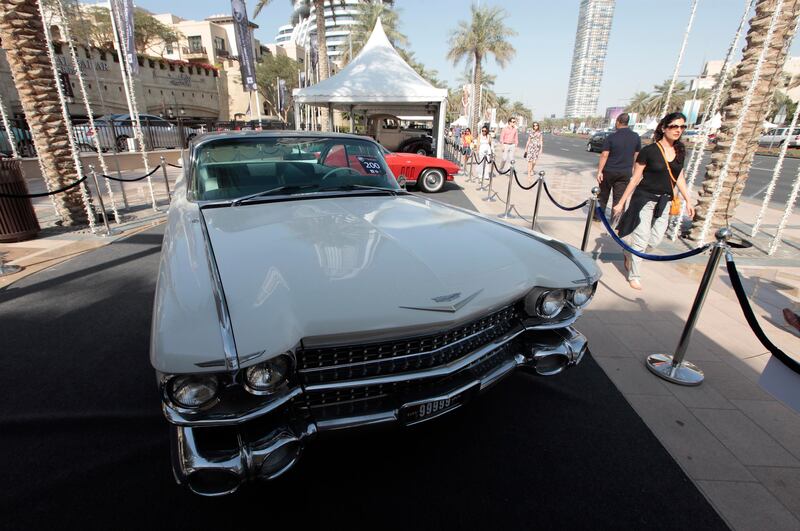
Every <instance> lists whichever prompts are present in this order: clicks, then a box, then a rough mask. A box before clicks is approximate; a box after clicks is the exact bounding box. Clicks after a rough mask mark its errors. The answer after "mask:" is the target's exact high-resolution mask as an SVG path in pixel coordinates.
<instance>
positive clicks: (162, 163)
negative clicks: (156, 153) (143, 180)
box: [161, 155, 172, 204]
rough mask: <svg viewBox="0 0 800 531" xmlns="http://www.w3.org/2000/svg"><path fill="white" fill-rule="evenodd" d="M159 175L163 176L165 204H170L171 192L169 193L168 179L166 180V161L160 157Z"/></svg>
mask: <svg viewBox="0 0 800 531" xmlns="http://www.w3.org/2000/svg"><path fill="white" fill-rule="evenodd" d="M161 173H163V174H164V186H166V187H167V204H169V203H171V202H172V196H171V192H170V191H169V179H168V178H167V159H165V158H164V156H163V155H162V156H161Z"/></svg>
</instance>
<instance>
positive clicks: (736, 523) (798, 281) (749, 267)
mask: <svg viewBox="0 0 800 531" xmlns="http://www.w3.org/2000/svg"><path fill="white" fill-rule="evenodd" d="M517 155H518V159H517V161H516V166H517V167H518V168H520V169H522V171H520V172H519V173H520V180H521V181H523V183H524V184H528V183H530V182H532V180H531V179H528V178H527V177H526V176H525V173H526V163H525V160H524V159H523V158H522V151H521V150H517ZM539 170H544V171H545V172H546V179H547V183H548V185H549V187H550V190H551V192H552V193H553V195H554V196H555V198H556V199H557V200H558V201H559V202H561V203H562V204H564V205H576V204H578V203H580V202H581V201H582V200H583V199H585V198H587V196H588V195H589V190H590V189H591V187H592V186H593V185H594V175H595V171H596V169H595V168H591V167H587V166H586V165H580V164H579V163H576V162H575V161H571V160H568V159H564V158H561V157H558V156H554V155H550V154H547V153H545V154H544V155H543V156H542V157H541V159H540V160H539V163H538V165H537V167H536V171H539ZM473 175H474V176H475V177H477V178H479V177H480V172H479V171H478V170H477V169H475V171H474V172H473ZM467 177H468V176H467V175H463V174H460V175H459V176H457V178H456V179H457V181H456V182H457V184H459V185H460V186H462V187H463V188H464V190H465V192H466V194H467V196H468V197H469V198H470V200H471V201H472V202H473V204H474V205H475V207H476V208H477V209H478V210H479V211H480V212H481V213H483V214H485V215H487V216H493V217H496V216H498V215H499V214H501V213H502V212H503V211H504V209H505V205H504V202H503V201H504V200H505V197H506V193H507V186H508V179H507V177H505V176H497V177H496V178H495V179H494V182H493V188H494V190H496V191H497V192H498V194H499V196H496V197H493V199H495V200H494V201H491V200H487V198H488V197H489V193H488V190H480V189H478V184H479V183H477V182H474V181H468V180H467ZM534 193H535V192H534V191H533V190H532V191H528V192H525V191H523V190H522V189H520V188H519V187H517V186H516V185H515V186H514V187H513V189H512V203H513V204H514V205H515V206H516V210H517V211H518V212H519V213H520V214H522V215H523V216H525V217H526V218H528V219H530V218H531V217H532V214H533V204H534V200H535V195H534ZM757 211H758V205H754V204H743V205H742V206H741V207H740V208H739V210H738V212H737V213H738V216H739V218H741V219H737V221H736V225H738V226H739V227H742V228H744V229H745V230H749V224H748V223H747V222H746V221H745V220H748V219H749V220H752V219H754V218H755V214H756V212H757ZM779 217H780V212H778V211H770V212H769V213H768V215H767V220H768V223H770V222H773V221H777V220H778V219H779ZM585 220H586V209H585V208H584V209H581V210H578V211H575V212H565V211H562V210H559V209H557V208H556V207H555V206H554V205H553V204H552V203H551V202H550V201H549V200H548V199H547V197H546V196H545V195H544V194H543V195H542V198H541V203H540V210H539V218H538V222H537V230H539V231H540V232H542V233H544V234H547V235H550V236H553V237H556V238H559V239H562V240H564V241H566V242H568V243H571V244H573V245H576V246H579V245H580V243H581V238H582V234H583V228H584V225H585ZM510 223H515V224H519V225H525V226H528V227H530V222H529V221H528V220H523V219H519V218H517V219H514V220H511V221H510ZM799 228H800V217H798V215H795V216H794V217H793V219H792V220H791V223H790V228H789V230H787V231H786V233H785V235H786V237H787V238H788V239H789V242H790V243H789V244H788V245H784V246H783V247H782V249H781V254H780V255H779V256H777V257H766V256H765V255H764V253H763V251H762V252H761V253H760V254H759V253H757V252H753V251H751V250H748V251H747V252H746V253H740V252H738V251H737V252H735V254H736V255H737V256H738V258H737V259H736V263H737V264H738V265H739V272H740V275H742V276H743V277H744V282H745V287H746V289H747V290H748V294H749V296H750V299H751V303H752V305H753V309H754V311H755V313H756V314H757V315H758V317H759V319H760V321H761V324H762V327H763V328H764V330H765V332H766V334H767V336H768V337H770V338H771V339H772V341H773V342H774V343H776V344H777V345H778V346H779V347H780V348H782V349H783V350H784V351H785V352H787V353H790V354H792V355H794V356H796V357H798V358H800V354H798V352H800V348H798V347H800V338H798V334H797V333H796V332H794V331H793V330H792V329H791V328H790V327H789V326H788V325H786V324H785V323H784V320H783V317H782V315H781V310H782V309H783V308H786V307H788V308H792V309H794V311H796V312H800V253H797V247H796V242H797V241H798V240H800V231H798V229H799ZM771 229H774V225H767V227H765V230H766V231H767V232H769V231H770V230H771ZM764 239H765V238H760V239H759V240H757V246H761V247H762V249H763V248H766V247H765V246H764V244H763V241H762V240H764ZM686 248H687V245H686V244H684V243H682V242H681V241H680V240H678V241H677V242H675V243H672V242H669V243H666V244H665V245H664V246H662V247H659V248H658V249H657V250H656V251H654V252H655V253H658V254H670V253H672V252H677V251H680V250H686ZM587 250H588V251H589V252H590V253H593V254H594V256H595V257H596V258H597V259H598V263H599V265H600V268H601V269H602V271H603V278H602V281H601V286H600V289H599V290H598V293H597V296H596V300H595V301H594V302H593V303H592V305H591V306H590V307H589V309H588V310H587V312H586V313H585V315H584V317H583V318H582V319H581V320H580V321H579V328H580V329H581V331H582V332H583V333H584V334H586V335H587V337H588V338H589V344H590V347H591V351H592V354H593V356H594V357H595V359H596V360H597V362H598V364H600V366H601V367H602V368H603V370H604V371H605V372H606V373H607V374H608V376H609V377H610V378H611V380H612V381H613V382H614V383H615V385H616V386H617V387H618V388H619V390H620V391H621V392H622V393H623V395H624V396H625V398H626V399H627V400H628V402H629V403H630V404H631V405H632V406H633V407H634V409H635V410H636V412H637V413H638V414H639V415H640V416H641V417H642V419H643V420H644V421H645V422H646V423H647V425H648V427H649V428H650V429H651V430H652V431H653V433H654V434H655V435H656V436H657V437H658V438H659V440H660V441H661V443H662V444H663V445H664V446H665V447H666V448H667V450H668V451H669V452H670V453H671V454H672V456H673V457H674V458H675V460H676V461H677V462H678V463H679V465H680V466H681V467H682V468H683V469H684V471H685V472H686V474H687V475H688V476H689V477H690V478H691V479H692V480H693V481H694V482H695V484H696V485H697V486H698V487H699V488H700V490H701V491H702V492H703V493H704V494H705V496H706V497H707V498H708V500H709V501H710V502H711V503H712V505H713V506H714V507H715V508H716V509H717V511H718V512H719V513H720V514H721V515H722V517H723V518H724V519H725V520H726V522H727V523H728V524H729V525H730V526H731V527H732V528H733V529H736V530H759V531H760V530H764V529H770V530H779V529H781V530H784V529H785V530H790V529H791V530H798V529H800V415H798V413H796V412H795V411H793V410H792V409H790V408H789V407H787V406H786V405H784V404H783V403H782V402H780V401H779V400H777V399H775V398H774V397H773V396H772V395H771V394H770V393H769V392H767V391H766V390H765V389H764V387H762V385H761V381H762V374H763V373H764V370H765V368H766V367H767V365H768V364H769V363H770V359H771V355H770V354H769V353H768V352H766V349H765V348H764V347H763V346H762V345H761V344H760V343H759V342H758V340H757V339H756V337H755V336H754V335H753V333H752V332H751V330H750V329H749V327H748V325H747V323H746V321H745V319H744V317H743V316H742V313H741V309H740V308H739V305H738V303H737V302H736V299H735V295H734V293H733V290H732V288H731V287H730V280H729V278H728V276H727V272H726V270H725V268H724V266H723V265H721V266H720V268H719V270H718V272H717V277H716V279H715V281H714V283H713V285H712V291H711V293H709V296H708V299H707V300H706V304H705V307H704V308H703V311H702V314H701V317H700V320H699V322H698V324H697V328H696V331H695V333H694V335H693V337H692V341H691V344H690V347H689V350H688V353H687V356H686V359H687V360H690V361H692V362H695V363H696V364H697V365H699V366H700V367H701V368H702V370H703V371H704V372H705V376H706V379H705V381H704V382H703V384H702V385H700V386H699V387H682V386H678V385H674V384H671V383H668V382H665V381H663V380H660V379H659V378H657V377H655V376H654V375H653V374H651V373H650V372H649V371H648V370H647V368H646V367H645V364H644V361H645V359H646V357H647V356H648V355H649V354H652V353H657V352H663V353H669V354H671V353H672V352H673V351H674V349H675V347H676V345H677V341H678V338H679V337H680V334H681V331H682V328H683V325H684V322H685V319H686V317H687V315H688V313H689V309H690V307H691V304H692V301H693V299H694V296H695V293H696V290H697V286H698V284H699V278H700V276H701V274H702V271H703V269H704V267H705V263H706V262H707V260H708V255H707V254H703V255H701V256H699V257H697V258H696V259H694V260H688V261H682V262H645V263H644V265H643V271H644V274H643V279H642V283H643V285H644V290H643V291H635V290H633V289H631V288H630V287H629V286H628V283H627V281H626V279H625V277H624V270H623V266H622V253H621V250H620V248H619V247H618V246H617V244H616V243H615V242H613V240H612V239H611V237H610V236H608V234H605V233H604V229H603V228H602V227H601V226H600V225H599V224H593V226H592V232H591V237H590V239H589V245H588V249H587ZM772 363H775V362H774V361H773V362H772ZM665 499H666V500H668V499H669V493H665ZM665 510H680V508H679V507H674V508H670V507H669V503H666V504H665Z"/></svg>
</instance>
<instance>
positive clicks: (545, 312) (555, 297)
mask: <svg viewBox="0 0 800 531" xmlns="http://www.w3.org/2000/svg"><path fill="white" fill-rule="evenodd" d="M566 302H567V294H566V292H565V291H564V290H563V289H554V290H551V291H546V292H544V293H543V294H542V295H541V296H540V297H539V303H538V304H537V305H536V311H537V312H538V313H539V317H544V318H546V319H552V318H553V317H555V316H556V315H558V314H559V313H561V310H563V309H564V305H565V304H566Z"/></svg>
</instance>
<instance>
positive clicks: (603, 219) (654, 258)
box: [545, 188, 711, 262]
mask: <svg viewBox="0 0 800 531" xmlns="http://www.w3.org/2000/svg"><path fill="white" fill-rule="evenodd" d="M545 190H547V188H545ZM548 195H549V194H548ZM595 215H596V216H597V219H599V220H600V221H601V222H602V223H603V225H604V226H605V228H606V230H607V231H608V233H609V234H610V235H611V237H612V238H613V239H614V241H615V242H617V244H618V245H619V246H620V247H622V248H623V249H624V250H626V251H628V252H629V253H631V254H633V255H635V256H638V257H639V258H644V259H645V260H652V261H654V262H669V261H672V260H682V259H683V258H689V257H691V256H696V255H698V254H700V253H703V252H705V251H706V249H708V248H709V247H710V246H711V244H710V243H707V244H705V245H703V246H701V247H697V248H696V249H692V250H690V251H686V252H685V253H679V254H669V255H657V254H646V253H643V252H640V251H637V250H636V249H634V248H632V247H630V246H629V245H628V244H626V243H625V242H624V241H622V239H621V238H620V237H619V236H618V235H617V233H616V232H614V229H613V228H611V223H609V221H608V218H606V214H605V212H603V209H602V208H600V207H599V206H598V207H597V208H595Z"/></svg>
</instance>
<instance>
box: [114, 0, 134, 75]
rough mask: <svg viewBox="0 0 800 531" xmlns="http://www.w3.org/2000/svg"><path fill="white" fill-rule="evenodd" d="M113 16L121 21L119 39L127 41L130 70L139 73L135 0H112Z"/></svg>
mask: <svg viewBox="0 0 800 531" xmlns="http://www.w3.org/2000/svg"><path fill="white" fill-rule="evenodd" d="M111 16H112V17H116V19H117V20H119V21H120V24H119V26H118V27H117V31H118V32H119V40H120V41H122V42H124V43H125V48H126V49H127V53H126V54H125V62H126V63H128V71H129V72H130V73H131V75H133V74H138V73H139V61H138V60H137V59H136V38H135V36H134V33H133V17H134V11H133V0H111Z"/></svg>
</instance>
